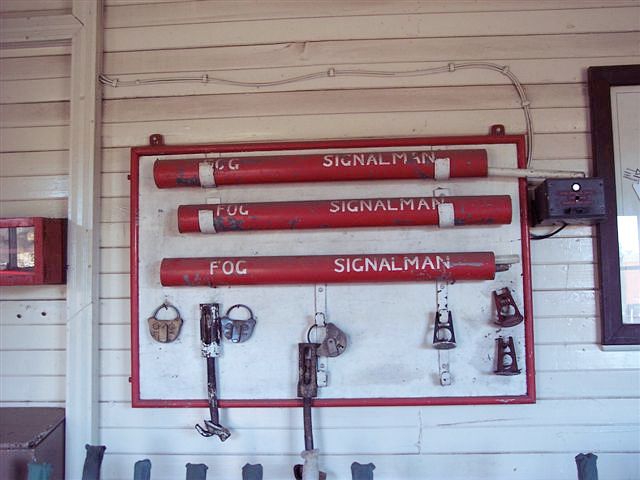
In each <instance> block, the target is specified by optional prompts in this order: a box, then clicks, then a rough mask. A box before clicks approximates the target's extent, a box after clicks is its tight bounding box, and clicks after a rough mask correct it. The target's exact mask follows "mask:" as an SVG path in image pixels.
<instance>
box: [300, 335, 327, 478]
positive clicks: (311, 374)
mask: <svg viewBox="0 0 640 480" xmlns="http://www.w3.org/2000/svg"><path fill="white" fill-rule="evenodd" d="M319 346H320V344H319V343H299V344H298V397H300V398H302V409H303V410H302V414H303V421H304V450H305V452H303V458H304V453H311V451H312V450H313V449H314V446H313V424H312V419H311V404H312V401H313V398H315V397H316V396H317V395H318V377H317V372H318V347H319ZM305 462H306V461H305ZM305 464H306V463H305ZM303 471H304V466H303V465H296V466H294V467H293V475H294V477H295V478H296V480H302V476H303ZM319 478H320V480H323V479H325V478H326V474H325V473H324V472H320V476H319Z"/></svg>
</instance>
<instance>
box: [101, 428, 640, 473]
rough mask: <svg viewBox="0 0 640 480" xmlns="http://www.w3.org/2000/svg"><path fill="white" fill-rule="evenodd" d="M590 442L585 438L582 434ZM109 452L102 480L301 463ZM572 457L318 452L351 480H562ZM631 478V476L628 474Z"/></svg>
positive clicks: (272, 469)
mask: <svg viewBox="0 0 640 480" xmlns="http://www.w3.org/2000/svg"><path fill="white" fill-rule="evenodd" d="M585 442H586V443H588V442H589V435H585ZM141 453H142V452H140V453H139V454H137V455H136V454H130V453H129V454H112V453H111V452H110V451H109V450H107V452H106V456H105V461H104V463H103V467H102V472H101V478H102V479H104V480H121V479H123V478H127V476H128V475H130V473H131V472H130V470H131V465H133V464H134V463H135V462H136V461H138V460H139V459H140V458H142V457H145V458H146V457H148V458H149V459H150V460H151V462H152V464H153V479H154V480H175V479H176V478H182V477H183V476H184V471H185V469H184V465H185V464H186V463H204V464H206V465H208V466H209V468H210V469H211V471H213V472H215V475H216V476H218V477H219V478H236V477H239V475H240V472H241V471H242V467H243V466H244V465H245V463H247V462H249V463H252V464H256V463H260V464H261V465H263V468H264V478H265V479H278V478H289V477H290V476H291V469H292V466H293V465H295V464H297V463H300V461H301V459H300V456H299V455H298V454H294V455H277V456H259V455H256V454H254V453H251V454H243V455H224V454H221V453H217V452H213V453H208V454H206V455H191V454H185V455H162V454H157V453H155V452H154V453H150V452H146V453H144V454H141ZM574 456H575V455H573V454H571V453H567V452H561V453H554V452H545V453H541V452H535V453H496V454H492V455H485V454H473V453H465V454H464V461H463V462H462V461H460V456H458V455H442V454H435V453H430V452H422V454H421V455H354V454H351V455H325V454H323V453H322V452H321V455H320V467H321V469H322V471H325V472H326V473H327V475H329V477H330V478H335V479H339V480H345V479H348V478H351V477H350V475H351V473H350V472H351V463H352V462H359V463H361V464H367V463H369V462H372V463H374V464H375V466H376V469H375V478H376V480H398V479H399V478H401V479H402V480H424V478H425V472H428V475H429V478H447V479H449V480H486V478H487V475H490V476H491V478H492V480H529V479H531V478H538V477H539V475H540V471H541V465H544V478H545V480H566V479H568V478H574V477H575V476H576V464H575V461H574V459H573V457H574ZM598 471H599V473H600V476H601V477H605V476H606V478H607V480H629V478H632V477H633V476H637V475H636V472H640V460H638V455H637V453H632V452H628V453H614V452H610V453H607V454H606V455H602V454H600V453H599V457H598ZM630 475H631V476H630Z"/></svg>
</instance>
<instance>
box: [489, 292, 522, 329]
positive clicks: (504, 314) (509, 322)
mask: <svg viewBox="0 0 640 480" xmlns="http://www.w3.org/2000/svg"><path fill="white" fill-rule="evenodd" d="M493 302H494V303H495V305H496V313H497V315H498V318H497V319H496V323H497V324H498V325H500V326H501V327H515V326H516V325H518V324H519V323H521V322H522V321H523V320H524V317H523V316H522V314H521V313H520V310H518V306H517V305H516V302H515V300H514V299H513V296H512V295H511V291H510V290H509V289H508V288H503V289H500V290H496V291H494V292H493Z"/></svg>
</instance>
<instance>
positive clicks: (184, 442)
mask: <svg viewBox="0 0 640 480" xmlns="http://www.w3.org/2000/svg"><path fill="white" fill-rule="evenodd" d="M492 428H494V427H492V426H489V427H475V428H469V427H466V428H465V427H462V428H456V429H444V428H442V429H433V430H432V431H430V432H429V433H430V434H429V435H422V436H421V438H417V433H416V429H415V428H412V427H404V428H403V427H396V428H392V427H387V428H384V429H375V428H374V429H370V428H369V429H367V428H357V427H351V428H348V429H347V428H335V429H322V430H320V431H317V432H316V434H315V439H316V444H317V446H318V448H319V449H320V450H321V451H322V452H324V453H325V454H329V455H330V454H347V453H348V454H361V455H362V454H376V453H386V454H393V453H395V454H412V453H417V451H422V450H423V449H424V451H425V452H429V453H436V452H437V453H451V452H453V451H455V452H461V453H462V452H463V453H485V454H486V453H508V452H522V453H525V452H531V451H538V452H549V451H561V452H575V451H579V450H580V449H581V448H583V446H584V438H587V437H588V438H590V442H589V443H590V447H591V449H593V450H595V451H598V452H616V451H639V450H640V435H638V433H639V432H640V429H639V428H638V426H633V425H630V426H573V427H572V428H571V429H569V430H563V426H556V425H547V426H544V427H531V426H530V427H527V431H528V432H530V434H531V435H528V437H529V438H528V440H527V442H514V441H513V438H512V436H511V435H506V434H503V435H495V431H493V432H492V431H491V429H492ZM514 428H521V427H514ZM505 433H506V432H505ZM513 433H514V434H515V430H514V431H513ZM167 436H170V437H171V439H172V442H171V449H170V450H167V449H166V447H165V448H164V449H163V448H162V445H163V443H162V438H165V439H166V437H167ZM363 436H366V442H363V441H362V438H363ZM478 438H491V442H479V441H478ZM101 439H102V441H104V443H105V444H107V445H110V446H111V449H112V451H113V452H116V453H117V452H130V451H149V450H151V449H154V448H155V449H161V450H160V452H159V453H163V452H171V453H173V454H187V453H189V454H192V455H197V454H202V453H208V452H209V451H210V444H211V443H210V441H207V439H205V438H202V437H201V436H200V435H197V434H194V431H193V428H192V427H191V428H182V429H147V430H145V431H140V430H137V429H126V428H125V429H111V428H106V429H102V430H101ZM301 441H302V432H301V431H299V430H290V429H265V430H235V431H234V435H232V436H231V438H230V439H229V440H228V441H227V442H225V453H226V454H241V453H246V452H252V453H253V454H256V455H260V454H266V455H281V454H296V453H298V451H299V450H300V443H301ZM416 450H417V451H416ZM156 451H157V450H156Z"/></svg>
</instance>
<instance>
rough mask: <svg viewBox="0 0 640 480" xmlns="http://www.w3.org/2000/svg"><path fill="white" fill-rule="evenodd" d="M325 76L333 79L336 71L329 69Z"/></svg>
mask: <svg viewBox="0 0 640 480" xmlns="http://www.w3.org/2000/svg"><path fill="white" fill-rule="evenodd" d="M327 76H328V77H335V76H336V69H335V68H333V67H331V68H330V69H329V70H327Z"/></svg>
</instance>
